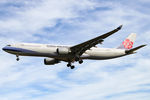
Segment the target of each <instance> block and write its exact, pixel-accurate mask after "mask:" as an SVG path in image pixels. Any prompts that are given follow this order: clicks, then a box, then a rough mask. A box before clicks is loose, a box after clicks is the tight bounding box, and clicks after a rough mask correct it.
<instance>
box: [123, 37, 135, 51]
mask: <svg viewBox="0 0 150 100" xmlns="http://www.w3.org/2000/svg"><path fill="white" fill-rule="evenodd" d="M122 44H123V45H124V47H125V48H126V49H131V48H132V46H133V42H132V41H130V40H129V39H126V40H125V41H124V42H123V43H122Z"/></svg>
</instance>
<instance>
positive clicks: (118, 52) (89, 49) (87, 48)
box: [2, 25, 146, 69]
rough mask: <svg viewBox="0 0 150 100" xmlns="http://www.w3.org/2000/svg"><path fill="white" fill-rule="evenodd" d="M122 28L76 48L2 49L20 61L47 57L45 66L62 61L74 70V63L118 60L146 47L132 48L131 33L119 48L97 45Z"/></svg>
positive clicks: (25, 45) (17, 46) (18, 46)
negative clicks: (20, 57)
mask: <svg viewBox="0 0 150 100" xmlns="http://www.w3.org/2000/svg"><path fill="white" fill-rule="evenodd" d="M121 28H122V25H120V26H119V27H117V28H116V29H114V30H112V31H110V32H107V33H105V34H103V35H100V36H98V37H96V38H93V39H91V40H88V41H85V42H83V43H80V44H77V45H74V46H61V45H51V44H33V43H18V44H11V45H7V46H5V47H3V48H2V49H3V50H4V51H6V52H8V53H10V54H14V55H16V57H17V59H16V60H17V61H19V56H36V57H45V58H44V64H45V65H54V64H58V63H60V62H61V61H64V62H67V67H70V68H71V69H74V68H75V66H74V65H72V63H74V62H79V64H82V63H83V60H85V59H91V60H106V59H113V58H118V57H122V56H126V55H130V54H134V53H136V50H138V49H140V48H142V47H144V46H146V45H145V44H144V45H140V46H138V47H135V48H132V47H133V43H134V41H135V39H136V34H135V33H131V34H130V35H129V36H128V37H127V38H126V39H125V40H124V41H123V42H122V44H121V45H120V46H119V47H117V48H98V47H96V45H97V44H102V42H103V41H104V39H105V38H107V37H109V36H110V35H112V34H114V33H116V32H118V31H119V30H120V29H121Z"/></svg>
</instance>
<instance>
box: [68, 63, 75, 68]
mask: <svg viewBox="0 0 150 100" xmlns="http://www.w3.org/2000/svg"><path fill="white" fill-rule="evenodd" d="M67 67H70V68H71V69H74V68H75V66H73V65H71V63H70V62H69V63H68V64H67Z"/></svg>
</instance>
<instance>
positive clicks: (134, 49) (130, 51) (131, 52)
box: [125, 44, 146, 54]
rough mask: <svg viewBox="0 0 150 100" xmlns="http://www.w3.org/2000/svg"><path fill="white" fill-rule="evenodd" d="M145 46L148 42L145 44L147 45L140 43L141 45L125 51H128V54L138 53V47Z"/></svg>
mask: <svg viewBox="0 0 150 100" xmlns="http://www.w3.org/2000/svg"><path fill="white" fill-rule="evenodd" d="M145 46H146V44H145V45H140V46H138V47H135V48H133V49H130V50H126V51H125V52H126V53H127V54H133V53H136V52H134V51H136V50H138V49H140V48H142V47H145Z"/></svg>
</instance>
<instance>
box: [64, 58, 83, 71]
mask: <svg viewBox="0 0 150 100" xmlns="http://www.w3.org/2000/svg"><path fill="white" fill-rule="evenodd" d="M78 61H79V64H82V63H83V60H82V59H80V60H78ZM67 67H70V68H71V69H74V68H75V66H74V65H72V64H71V62H68V64H67Z"/></svg>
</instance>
